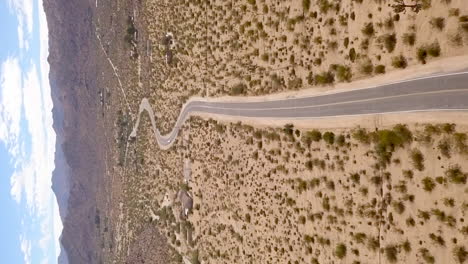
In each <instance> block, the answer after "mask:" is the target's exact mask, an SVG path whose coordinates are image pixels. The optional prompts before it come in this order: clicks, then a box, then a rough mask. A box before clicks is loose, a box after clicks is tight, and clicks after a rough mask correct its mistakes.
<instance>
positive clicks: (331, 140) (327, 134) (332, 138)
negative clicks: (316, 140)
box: [323, 131, 335, 145]
mask: <svg viewBox="0 0 468 264" xmlns="http://www.w3.org/2000/svg"><path fill="white" fill-rule="evenodd" d="M323 140H325V142H327V143H328V144H330V145H332V144H333V143H334V142H335V134H333V132H329V131H327V132H325V133H324V134H323Z"/></svg>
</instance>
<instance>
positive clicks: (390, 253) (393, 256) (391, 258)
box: [384, 245, 398, 263]
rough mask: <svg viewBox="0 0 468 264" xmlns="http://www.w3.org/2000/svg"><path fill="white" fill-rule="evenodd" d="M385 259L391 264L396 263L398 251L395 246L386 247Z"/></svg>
mask: <svg viewBox="0 0 468 264" xmlns="http://www.w3.org/2000/svg"><path fill="white" fill-rule="evenodd" d="M384 251H385V258H386V259H387V260H388V262H390V263H395V262H397V260H398V249H397V247H396V246H395V245H389V246H386V247H385V249H384Z"/></svg>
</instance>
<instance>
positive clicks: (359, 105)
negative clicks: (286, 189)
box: [132, 72, 468, 147]
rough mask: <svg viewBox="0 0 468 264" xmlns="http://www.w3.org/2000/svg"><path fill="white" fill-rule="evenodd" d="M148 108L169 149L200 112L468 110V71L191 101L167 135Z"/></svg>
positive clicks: (317, 114) (304, 114)
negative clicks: (327, 90) (288, 94)
mask: <svg viewBox="0 0 468 264" xmlns="http://www.w3.org/2000/svg"><path fill="white" fill-rule="evenodd" d="M144 110H146V111H148V112H149V114H150V117H151V123H152V125H153V130H154V132H155V136H156V139H157V140H158V142H159V145H160V146H162V147H169V146H170V145H172V143H173V142H174V140H175V138H176V137H177V134H178V132H179V128H180V126H181V125H182V124H183V122H184V121H185V119H186V118H187V117H189V116H190V114H192V113H194V112H197V113H209V114H218V115H226V116H241V117H250V118H265V119H266V118H270V119H311V118H323V117H336V116H349V115H365V114H377V113H396V112H412V111H450V110H468V72H458V73H451V74H446V75H439V76H429V77H424V78H419V79H413V80H407V81H402V82H398V83H392V84H387V85H382V86H378V87H374V88H366V89H357V90H352V91H346V92H339V93H333V94H325V95H318V96H310V97H300V98H288V99H281V100H271V101H259V102H205V101H191V102H189V103H188V104H186V105H185V107H184V109H182V111H181V113H180V115H179V118H178V120H177V123H176V125H175V126H174V128H173V130H172V132H171V133H170V134H168V135H165V136H162V135H161V134H160V133H159V130H157V129H156V126H155V118H154V114H153V112H152V109H151V106H150V105H149V103H148V101H147V100H146V99H143V101H142V103H141V105H140V114H141V112H142V111H144ZM138 123H139V118H138V121H137V125H136V127H135V129H134V131H135V132H134V133H132V135H133V136H136V130H137V129H138Z"/></svg>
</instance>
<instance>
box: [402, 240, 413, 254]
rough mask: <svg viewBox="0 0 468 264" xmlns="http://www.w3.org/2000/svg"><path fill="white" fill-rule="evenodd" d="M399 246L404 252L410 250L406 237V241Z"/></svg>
mask: <svg viewBox="0 0 468 264" xmlns="http://www.w3.org/2000/svg"><path fill="white" fill-rule="evenodd" d="M401 247H402V248H403V250H404V251H405V252H406V253H408V252H411V243H410V242H409V240H408V239H406V241H405V242H403V243H402V244H401Z"/></svg>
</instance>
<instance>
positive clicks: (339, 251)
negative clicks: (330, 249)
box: [335, 243, 346, 259]
mask: <svg viewBox="0 0 468 264" xmlns="http://www.w3.org/2000/svg"><path fill="white" fill-rule="evenodd" d="M335 255H336V257H338V258H339V259H342V258H344V257H345V256H346V245H345V244H343V243H340V244H338V245H337V246H336V248H335Z"/></svg>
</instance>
